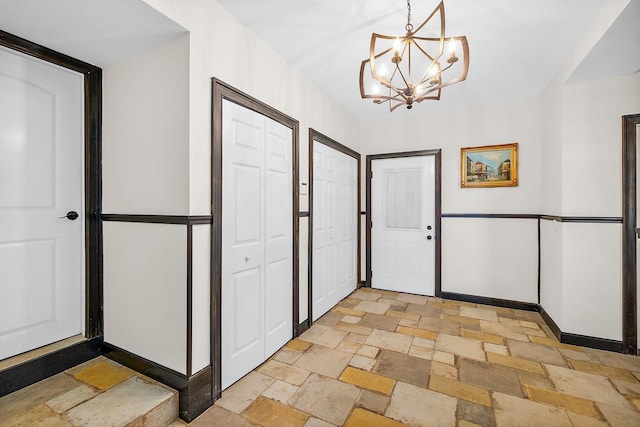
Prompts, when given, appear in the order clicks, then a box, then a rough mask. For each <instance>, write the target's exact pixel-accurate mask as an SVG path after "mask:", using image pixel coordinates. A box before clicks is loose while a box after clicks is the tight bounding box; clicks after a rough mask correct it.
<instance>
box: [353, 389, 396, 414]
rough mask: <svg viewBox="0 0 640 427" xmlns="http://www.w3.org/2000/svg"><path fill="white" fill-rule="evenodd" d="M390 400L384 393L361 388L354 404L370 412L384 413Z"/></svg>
mask: <svg viewBox="0 0 640 427" xmlns="http://www.w3.org/2000/svg"><path fill="white" fill-rule="evenodd" d="M390 400H391V398H390V397H389V396H386V395H384V394H380V393H376V392H374V391H370V390H362V391H361V392H360V396H358V400H357V401H356V406H358V407H361V408H364V409H367V410H369V411H372V412H377V413H378V414H384V411H385V410H386V409H387V406H389V401H390Z"/></svg>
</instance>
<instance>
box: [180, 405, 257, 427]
mask: <svg viewBox="0 0 640 427" xmlns="http://www.w3.org/2000/svg"><path fill="white" fill-rule="evenodd" d="M181 425H186V424H181ZM171 426H172V424H169V427H171ZM210 426H225V427H256V424H254V423H252V422H250V421H249V420H247V419H246V418H245V417H243V416H242V415H238V414H236V413H233V412H231V411H228V410H226V409H224V408H223V407H221V406H218V405H215V406H213V407H211V408H210V409H208V410H207V411H205V412H204V413H203V414H202V415H200V416H199V417H198V418H196V419H195V420H194V421H192V422H191V423H189V427H210Z"/></svg>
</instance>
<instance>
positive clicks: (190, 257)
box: [187, 224, 193, 377]
mask: <svg viewBox="0 0 640 427" xmlns="http://www.w3.org/2000/svg"><path fill="white" fill-rule="evenodd" d="M192 366H193V225H191V224H188V225H187V376H188V377H190V376H191V374H192V372H191V370H192Z"/></svg>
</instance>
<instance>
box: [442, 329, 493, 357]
mask: <svg viewBox="0 0 640 427" xmlns="http://www.w3.org/2000/svg"><path fill="white" fill-rule="evenodd" d="M436 350H440V351H446V352H448V353H453V354H458V355H460V356H464V357H467V358H469V359H475V360H485V353H484V350H483V349H482V341H479V340H474V339H470V338H462V337H457V336H453V335H447V334H438V338H437V339H436Z"/></svg>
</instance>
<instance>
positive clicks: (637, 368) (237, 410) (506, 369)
mask: <svg viewBox="0 0 640 427" xmlns="http://www.w3.org/2000/svg"><path fill="white" fill-rule="evenodd" d="M190 425H192V426H211V425H215V426H217V425H220V426H243V427H244V426H267V427H272V426H273V427H276V426H277V427H280V426H306V427H326V426H333V425H337V426H340V425H343V426H348V427H353V426H380V427H384V426H403V425H409V426H452V427H456V426H457V427H472V426H500V427H502V426H505V427H514V426H527V427H531V426H541V427H551V426H567V427H572V426H573V427H591V426H594V427H595V426H614V427H617V426H640V358H638V357H633V356H625V355H622V354H617V353H611V352H606V351H600V350H593V349H588V348H582V347H576V346H571V345H565V344H561V343H559V342H558V340H557V339H556V338H555V337H554V335H553V333H552V332H551V331H550V330H549V328H548V327H547V326H546V325H545V323H544V321H543V320H542V318H541V317H540V315H539V314H538V313H533V312H527V311H521V310H512V309H506V308H498V307H490V306H484V305H480V304H470V303H465V302H457V301H448V300H442V299H440V298H430V297H424V296H418V295H409V294H402V293H396V292H388V291H381V290H375V289H374V290H371V289H360V290H357V291H355V292H354V293H353V294H351V295H350V296H349V297H348V298H346V299H345V300H343V301H342V302H340V303H339V304H338V305H337V306H336V307H334V308H333V309H332V310H331V311H330V312H328V313H327V314H325V315H324V316H323V317H321V318H320V319H318V321H317V322H316V323H314V325H313V326H312V327H311V329H309V330H308V331H307V332H305V333H304V334H302V335H301V336H300V338H298V339H295V340H293V341H290V342H289V343H288V344H287V345H286V346H285V347H284V348H283V349H281V350H280V351H279V352H277V353H276V354H275V355H274V356H273V357H272V358H271V359H269V360H268V361H267V362H265V363H264V364H262V365H261V366H259V367H258V368H257V369H255V370H254V371H252V372H251V373H250V374H248V375H247V376H246V377H244V378H243V379H241V380H240V381H238V382H237V383H236V384H234V385H233V386H231V387H230V388H229V389H227V390H226V391H225V392H224V393H223V395H222V398H221V399H220V400H218V401H217V402H216V404H215V405H214V406H213V407H212V408H211V409H209V410H208V411H207V412H205V413H204V414H202V415H201V416H200V417H199V418H197V419H196V420H195V421H194V422H193V423H191V424H190Z"/></svg>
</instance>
